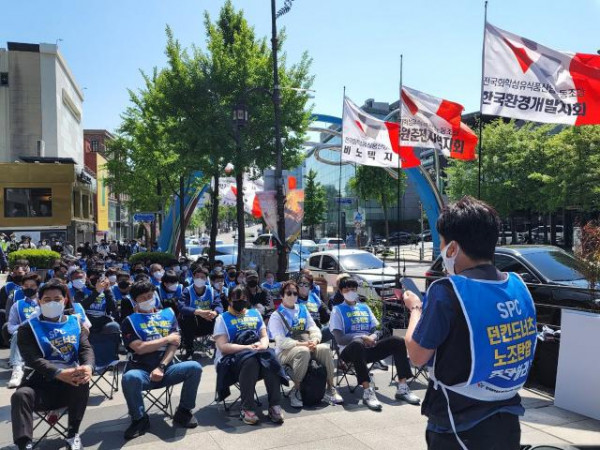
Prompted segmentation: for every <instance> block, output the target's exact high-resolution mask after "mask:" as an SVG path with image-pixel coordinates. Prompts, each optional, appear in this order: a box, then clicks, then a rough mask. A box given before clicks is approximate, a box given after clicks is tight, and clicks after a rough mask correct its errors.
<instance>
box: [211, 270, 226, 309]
mask: <svg viewBox="0 0 600 450" xmlns="http://www.w3.org/2000/svg"><path fill="white" fill-rule="evenodd" d="M224 278H225V277H224V274H223V272H221V271H214V270H213V271H212V272H211V273H210V287H211V288H212V294H213V304H215V305H216V304H217V303H218V302H221V306H222V308H223V309H227V306H228V304H227V302H228V300H227V298H228V297H229V289H227V287H226V286H225V279H224ZM221 312H222V310H221Z"/></svg>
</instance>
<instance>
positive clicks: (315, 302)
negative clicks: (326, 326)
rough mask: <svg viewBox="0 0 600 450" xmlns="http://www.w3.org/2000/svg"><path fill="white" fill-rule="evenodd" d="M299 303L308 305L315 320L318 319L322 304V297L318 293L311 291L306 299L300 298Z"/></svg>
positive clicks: (307, 307)
mask: <svg viewBox="0 0 600 450" xmlns="http://www.w3.org/2000/svg"><path fill="white" fill-rule="evenodd" d="M298 304H299V305H304V306H306V309H308V312H309V313H310V315H311V316H313V318H314V319H315V320H318V318H319V307H320V306H321V299H320V298H319V296H318V295H316V294H315V293H314V292H312V291H311V292H310V293H309V294H308V298H307V299H306V300H301V299H298Z"/></svg>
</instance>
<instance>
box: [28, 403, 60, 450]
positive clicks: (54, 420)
mask: <svg viewBox="0 0 600 450" xmlns="http://www.w3.org/2000/svg"><path fill="white" fill-rule="evenodd" d="M56 412H58V415H56V414H55V413H56ZM33 413H34V414H35V416H36V417H37V421H36V422H35V424H34V426H33V432H34V433H35V432H36V430H38V429H40V428H41V429H44V428H45V429H46V431H45V432H44V434H42V435H41V436H40V437H39V438H37V439H35V440H34V444H33V448H36V447H37V446H38V445H39V444H40V443H41V442H42V441H43V440H44V439H46V437H48V435H49V434H50V433H51V432H52V431H54V432H55V433H56V435H57V436H60V437H61V438H63V439H67V432H68V429H67V427H66V426H65V425H63V424H62V423H61V422H60V421H61V420H62V419H63V417H65V416H66V415H67V408H60V409H59V410H55V411H39V410H34V411H33Z"/></svg>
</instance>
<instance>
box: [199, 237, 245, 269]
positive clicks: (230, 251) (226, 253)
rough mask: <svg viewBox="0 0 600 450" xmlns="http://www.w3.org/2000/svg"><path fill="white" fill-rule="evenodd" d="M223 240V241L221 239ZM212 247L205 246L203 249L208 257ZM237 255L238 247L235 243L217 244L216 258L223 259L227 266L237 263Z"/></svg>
mask: <svg viewBox="0 0 600 450" xmlns="http://www.w3.org/2000/svg"><path fill="white" fill-rule="evenodd" d="M221 242H223V241H221ZM209 250H210V247H204V249H202V253H203V255H204V256H206V257H208V252H209ZM237 255H238V248H237V245H235V244H221V245H215V259H218V260H219V261H223V264H224V265H225V266H229V265H231V264H237Z"/></svg>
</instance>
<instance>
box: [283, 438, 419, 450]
mask: <svg viewBox="0 0 600 450" xmlns="http://www.w3.org/2000/svg"><path fill="white" fill-rule="evenodd" d="M273 448H276V449H277V450H306V449H307V448H314V449H318V450H348V449H352V450H363V449H364V450H369V449H372V448H374V447H369V446H367V445H365V444H363V443H362V442H361V441H359V440H358V439H356V438H354V437H352V436H340V437H335V438H327V439H321V440H318V441H310V442H303V443H300V444H292V445H286V446H284V447H273ZM379 449H380V450H382V447H380V448H379ZM411 449H412V447H411Z"/></svg>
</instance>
